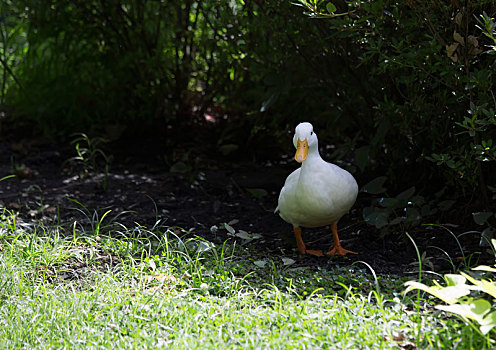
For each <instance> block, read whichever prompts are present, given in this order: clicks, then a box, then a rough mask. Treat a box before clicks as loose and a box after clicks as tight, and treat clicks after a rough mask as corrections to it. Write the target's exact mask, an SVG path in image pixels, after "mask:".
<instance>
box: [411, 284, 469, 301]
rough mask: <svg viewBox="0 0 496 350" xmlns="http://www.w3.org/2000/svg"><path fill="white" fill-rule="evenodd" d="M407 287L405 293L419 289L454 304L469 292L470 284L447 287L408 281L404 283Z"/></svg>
mask: <svg viewBox="0 0 496 350" xmlns="http://www.w3.org/2000/svg"><path fill="white" fill-rule="evenodd" d="M405 285H406V286H407V289H406V290H405V293H408V292H410V291H411V290H414V289H420V290H422V291H424V292H426V293H429V294H430V295H432V296H435V297H437V298H439V299H441V300H442V301H444V302H445V303H447V304H454V303H456V302H457V301H458V299H460V298H462V297H464V296H467V295H468V294H470V289H471V288H470V286H468V285H466V284H458V285H456V286H449V287H441V286H432V287H428V286H426V285H425V284H423V283H419V282H415V281H408V282H406V283H405Z"/></svg>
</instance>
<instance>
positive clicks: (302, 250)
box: [293, 227, 324, 256]
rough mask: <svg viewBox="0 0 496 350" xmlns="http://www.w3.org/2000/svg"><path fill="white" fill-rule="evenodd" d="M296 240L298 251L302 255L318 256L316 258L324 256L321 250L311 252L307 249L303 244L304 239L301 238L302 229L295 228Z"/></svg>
mask: <svg viewBox="0 0 496 350" xmlns="http://www.w3.org/2000/svg"><path fill="white" fill-rule="evenodd" d="M293 230H294V234H295V238H296V245H297V246H298V250H299V251H300V253H301V254H310V255H316V256H324V253H322V251H321V250H311V249H307V248H306V247H305V243H304V242H303V239H302V238H301V228H300V227H295V228H293Z"/></svg>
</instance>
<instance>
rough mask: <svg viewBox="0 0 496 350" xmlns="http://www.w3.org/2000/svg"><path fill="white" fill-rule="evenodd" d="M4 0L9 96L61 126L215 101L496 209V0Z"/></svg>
mask: <svg viewBox="0 0 496 350" xmlns="http://www.w3.org/2000/svg"><path fill="white" fill-rule="evenodd" d="M296 5H300V6H296ZM2 11H3V13H5V14H6V15H4V16H2V17H1V19H0V25H1V34H2V36H1V37H0V39H1V43H0V48H1V52H0V58H1V64H2V68H3V70H2V72H1V74H2V75H1V77H2V81H1V83H2V87H1V89H2V90H1V93H2V95H1V97H2V103H3V104H4V108H11V109H12V110H13V113H14V116H15V117H16V118H18V120H31V121H34V122H35V123H37V124H38V125H39V126H40V127H42V128H43V129H44V131H45V132H46V133H48V134H52V135H53V134H56V133H57V132H58V133H62V134H64V135H67V134H69V132H73V131H86V130H90V129H91V128H92V129H93V131H98V130H101V129H102V128H103V127H104V126H105V125H108V124H126V123H130V122H138V123H140V124H149V125H153V124H154V123H157V122H160V123H169V122H172V121H174V122H176V123H182V122H184V121H185V120H186V119H187V117H188V116H190V115H192V114H197V115H200V116H201V115H202V114H203V113H204V112H205V111H206V110H207V109H209V108H213V107H214V106H216V107H217V108H218V109H219V110H221V111H222V113H227V114H230V115H236V116H237V117H238V118H242V119H243V121H244V123H245V124H246V125H248V126H249V127H250V129H251V134H252V135H253V134H257V133H258V134H260V133H272V134H273V135H275V137H278V135H282V133H276V132H275V131H276V130H277V129H286V128H289V126H291V127H293V125H294V124H295V123H297V122H298V121H301V120H309V121H311V122H313V123H314V124H315V125H316V127H318V128H319V129H320V130H321V131H320V134H323V135H324V136H325V137H326V139H332V140H334V142H335V143H336V144H339V145H341V147H340V148H339V149H338V150H339V152H338V153H336V156H339V155H345V154H348V156H349V155H350V154H354V155H355V165H356V167H357V172H358V170H359V171H361V172H363V173H364V176H365V177H368V176H369V174H371V173H372V174H377V175H385V176H387V177H388V179H389V182H390V183H392V184H393V185H394V186H396V188H395V190H397V191H399V190H401V189H404V188H408V187H407V185H410V186H411V184H413V183H416V189H417V191H419V192H420V193H423V194H424V193H432V192H434V191H435V192H438V191H439V190H441V189H443V188H446V192H445V193H446V196H447V197H452V198H456V197H457V196H459V195H463V196H465V197H466V198H469V199H470V200H471V201H472V204H475V205H476V206H479V207H486V208H489V209H496V208H491V206H493V205H492V204H491V203H492V199H493V196H494V191H495V187H496V183H495V180H494V176H492V175H491V174H493V173H494V171H495V170H496V169H495V166H494V164H495V161H496V148H495V147H496V145H495V143H496V132H495V130H496V129H495V126H496V118H495V109H496V97H495V92H494V84H493V80H494V74H495V73H494V72H495V59H494V58H495V55H494V54H495V53H496V50H495V47H496V33H495V30H496V29H495V22H494V17H495V14H496V5H494V2H493V1H483V0H479V1H464V2H461V1H451V2H447V1H445V2H442V1H435V2H431V1H423V0H408V1H392V0H355V1H351V2H350V1H344V0H334V1H332V3H331V2H328V1H317V0H299V1H297V2H295V1H289V0H274V1H270V2H267V1H261V0H232V1H223V2H218V1H210V0H203V1H200V0H185V1H176V2H172V1H156V0H144V1H137V0H125V1H114V0H110V1H97V0H88V1H79V0H52V1H34V0H20V1H16V2H13V1H8V0H4V1H3V2H2ZM284 136H285V137H286V135H284ZM370 178H372V175H370Z"/></svg>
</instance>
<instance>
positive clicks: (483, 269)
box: [472, 265, 496, 272]
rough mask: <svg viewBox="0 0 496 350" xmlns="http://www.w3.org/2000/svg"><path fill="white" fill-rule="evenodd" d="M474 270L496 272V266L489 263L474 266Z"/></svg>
mask: <svg viewBox="0 0 496 350" xmlns="http://www.w3.org/2000/svg"><path fill="white" fill-rule="evenodd" d="M472 270H475V271H486V272H496V268H494V267H491V266H487V265H480V266H477V267H474V268H472Z"/></svg>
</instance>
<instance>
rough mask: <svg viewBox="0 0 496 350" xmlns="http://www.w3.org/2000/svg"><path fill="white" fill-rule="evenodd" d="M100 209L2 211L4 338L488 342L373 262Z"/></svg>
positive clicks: (158, 342) (44, 343) (152, 343)
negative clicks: (296, 256) (85, 212)
mask: <svg viewBox="0 0 496 350" xmlns="http://www.w3.org/2000/svg"><path fill="white" fill-rule="evenodd" d="M101 219H103V218H101ZM101 219H99V225H98V227H99V229H98V232H97V231H96V230H95V228H96V227H97V225H89V226H88V225H86V226H85V225H82V224H79V223H75V224H72V225H70V226H69V227H65V228H64V227H49V226H42V225H27V224H24V223H22V222H20V221H17V219H16V217H15V215H14V214H13V213H9V212H7V211H3V216H2V218H1V220H0V246H1V247H2V249H1V251H0V257H1V259H0V262H1V264H0V281H1V282H0V324H2V327H1V328H0V338H1V339H2V340H3V344H5V345H4V346H6V347H7V348H23V347H27V348H63V347H66V348H88V347H97V348H101V347H103V348H105V347H112V348H126V349H128V348H137V349H138V348H139V349H142V348H184V349H189V348H202V349H222V348H243V349H244V348H287V349H292V348H330V349H341V348H349V349H397V348H398V347H400V348H412V349H414V348H426V347H430V348H442V347H445V348H450V349H451V348H460V349H465V348H471V347H472V348H484V346H486V343H485V342H484V340H483V339H481V338H480V337H478V334H477V333H474V332H473V330H471V329H470V328H466V327H462V326H461V325H460V322H459V321H457V320H453V319H446V318H440V317H437V316H436V315H435V314H433V313H432V312H430V309H429V308H425V307H424V306H423V305H422V307H420V306H419V307H418V308H417V309H416V308H414V307H413V306H414V303H415V302H417V303H418V302H420V301H416V300H415V299H413V300H410V299H404V298H403V296H402V294H401V291H402V288H403V287H402V285H403V282H404V280H405V279H404V278H400V277H398V276H377V278H375V277H374V275H373V274H372V273H371V271H370V270H369V269H368V268H367V267H366V266H365V265H364V264H358V265H354V266H352V267H343V268H334V269H329V270H326V269H319V268H310V267H307V266H304V265H302V264H301V263H296V262H295V260H293V259H291V258H290V257H286V256H280V257H278V256H271V257H269V256H267V255H266V254H265V253H264V252H254V251H253V250H252V249H251V248H250V247H249V246H242V247H241V246H237V245H236V244H235V241H234V240H233V241H228V242H225V243H224V244H222V245H215V244H213V243H211V242H208V241H205V240H203V239H201V238H198V237H195V236H194V235H193V234H192V233H190V232H189V233H188V232H187V231H184V230H181V229H178V228H173V229H171V228H167V227H161V226H160V225H159V224H157V225H155V226H154V227H152V228H146V227H142V226H140V225H135V226H134V227H131V228H128V227H126V226H123V225H121V224H118V223H116V222H115V223H114V224H113V225H103V220H101ZM260 261H264V262H265V263H263V264H262V263H259V262H260ZM359 265H363V266H359ZM362 267H363V268H362ZM377 283H379V285H380V288H378V286H377V285H376V284H377ZM417 305H420V304H417ZM448 345H449V346H448Z"/></svg>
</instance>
